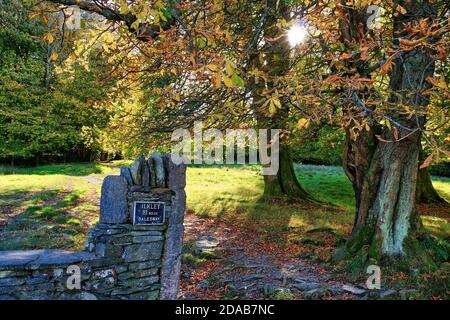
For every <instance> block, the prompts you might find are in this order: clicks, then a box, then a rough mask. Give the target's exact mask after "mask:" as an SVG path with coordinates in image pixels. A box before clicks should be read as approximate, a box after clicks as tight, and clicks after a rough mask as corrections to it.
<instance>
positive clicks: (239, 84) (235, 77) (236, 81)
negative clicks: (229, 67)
mask: <svg viewBox="0 0 450 320" xmlns="http://www.w3.org/2000/svg"><path fill="white" fill-rule="evenodd" d="M231 81H233V84H234V85H235V86H237V87H241V88H243V87H244V86H245V83H244V80H242V78H241V77H239V76H238V75H237V73H234V74H233V76H232V77H231Z"/></svg>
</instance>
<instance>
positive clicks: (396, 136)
mask: <svg viewBox="0 0 450 320" xmlns="http://www.w3.org/2000/svg"><path fill="white" fill-rule="evenodd" d="M394 139H395V141H398V129H397V127H394Z"/></svg>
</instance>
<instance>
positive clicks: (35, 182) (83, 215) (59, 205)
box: [0, 163, 116, 250]
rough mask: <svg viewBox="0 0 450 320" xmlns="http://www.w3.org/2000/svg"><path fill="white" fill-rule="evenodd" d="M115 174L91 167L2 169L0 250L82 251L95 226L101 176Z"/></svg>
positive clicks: (98, 166)
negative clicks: (45, 249)
mask: <svg viewBox="0 0 450 320" xmlns="http://www.w3.org/2000/svg"><path fill="white" fill-rule="evenodd" d="M115 170H116V168H115V166H114V165H113V166H111V165H103V164H93V163H90V164H68V165H46V166H41V167H36V168H14V169H13V170H12V169H11V168H6V169H5V168H4V167H3V168H0V190H1V193H0V250H13V249H37V248H65V249H82V247H83V243H84V242H85V240H86V235H87V231H88V230H89V228H91V227H92V226H93V224H94V223H95V222H96V221H97V220H98V205H97V202H98V198H99V194H100V186H101V181H102V179H103V176H104V175H105V174H107V173H113V172H115ZM12 171H14V174H12V173H11V172H12ZM5 173H6V174H5Z"/></svg>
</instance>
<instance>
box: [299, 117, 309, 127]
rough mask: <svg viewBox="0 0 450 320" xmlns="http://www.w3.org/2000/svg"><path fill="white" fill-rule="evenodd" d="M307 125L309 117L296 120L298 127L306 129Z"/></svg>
mask: <svg viewBox="0 0 450 320" xmlns="http://www.w3.org/2000/svg"><path fill="white" fill-rule="evenodd" d="M308 127H309V119H305V118H302V119H300V120H298V122H297V128H298V129H306V128H308Z"/></svg>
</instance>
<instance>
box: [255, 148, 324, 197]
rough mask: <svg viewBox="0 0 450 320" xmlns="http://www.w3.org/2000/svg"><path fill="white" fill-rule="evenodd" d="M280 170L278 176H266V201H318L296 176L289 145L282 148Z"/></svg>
mask: <svg viewBox="0 0 450 320" xmlns="http://www.w3.org/2000/svg"><path fill="white" fill-rule="evenodd" d="M279 163H280V168H279V170H278V173H277V174H276V175H267V176H264V200H265V201H272V200H273V199H277V198H281V197H287V198H290V199H296V200H309V201H316V200H315V199H314V198H313V197H312V196H311V195H310V194H309V193H308V192H307V191H306V190H305V189H304V188H303V187H302V186H301V184H300V182H299V181H298V179H297V176H296V174H295V169H294V165H293V161H292V157H291V150H290V147H289V146H288V145H282V146H280V152H279Z"/></svg>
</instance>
